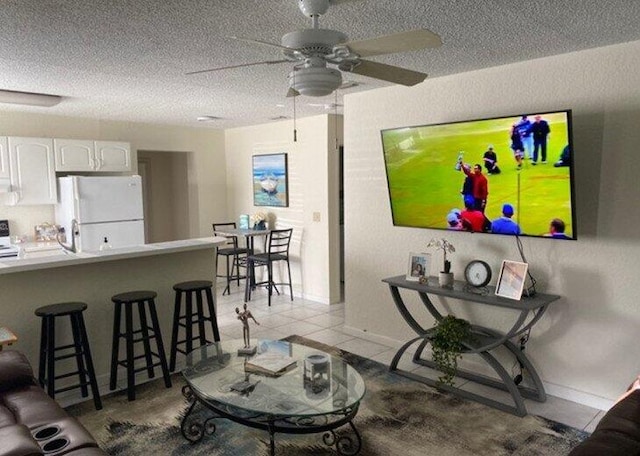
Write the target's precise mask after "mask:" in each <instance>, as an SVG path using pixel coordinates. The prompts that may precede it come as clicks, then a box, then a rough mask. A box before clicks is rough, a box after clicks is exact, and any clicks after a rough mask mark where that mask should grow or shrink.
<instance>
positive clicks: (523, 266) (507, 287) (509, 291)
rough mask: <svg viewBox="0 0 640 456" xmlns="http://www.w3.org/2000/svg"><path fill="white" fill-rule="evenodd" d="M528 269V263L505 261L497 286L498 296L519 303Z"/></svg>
mask: <svg viewBox="0 0 640 456" xmlns="http://www.w3.org/2000/svg"><path fill="white" fill-rule="evenodd" d="M528 268H529V265H528V264H527V263H521V262H519V261H510V260H503V261H502V266H501V267H500V275H499V276H498V283H497V284H496V295H497V296H501V297H503V298H509V299H514V300H516V301H519V300H520V299H521V298H522V290H523V289H524V283H525V281H526V278H527V270H528Z"/></svg>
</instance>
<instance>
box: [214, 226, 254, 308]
mask: <svg viewBox="0 0 640 456" xmlns="http://www.w3.org/2000/svg"><path fill="white" fill-rule="evenodd" d="M212 226H213V235H214V236H220V237H224V238H226V239H227V242H226V243H225V244H223V245H224V246H225V247H218V250H217V252H216V277H221V278H223V277H224V278H225V279H226V280H227V286H226V287H225V289H224V291H223V292H222V295H223V296H224V295H225V294H231V282H232V281H234V280H235V281H236V283H237V285H238V286H240V279H246V275H242V274H241V273H240V268H241V267H244V268H246V266H247V261H246V260H247V254H248V253H249V249H248V248H247V247H241V246H240V245H239V244H238V236H237V235H235V234H230V233H234V232H235V231H236V224H235V222H228V223H213V224H212ZM221 256H224V257H225V260H226V266H227V270H226V273H225V274H224V275H220V274H218V258H220V257H221Z"/></svg>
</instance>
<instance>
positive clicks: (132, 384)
mask: <svg viewBox="0 0 640 456" xmlns="http://www.w3.org/2000/svg"><path fill="white" fill-rule="evenodd" d="M156 296H158V294H157V293H156V292H155V291H130V292H127V293H120V294H117V295H115V296H113V297H111V301H113V302H114V304H115V305H116V307H115V312H114V316H113V345H112V350H111V376H110V380H109V388H110V389H111V390H114V389H115V388H116V382H117V379H118V366H119V365H120V366H123V367H125V368H126V369H127V397H128V399H129V400H130V401H133V400H135V398H136V381H135V375H136V373H138V372H141V371H145V370H146V371H147V374H148V375H149V378H153V377H155V369H154V368H155V367H157V366H160V369H161V370H162V375H163V377H164V384H165V386H166V387H167V388H171V378H170V377H169V369H168V367H167V357H166V355H165V352H164V344H163V343H162V334H161V332H160V324H159V323H158V314H157V313H156V304H155V297H156ZM134 304H136V305H137V307H138V315H139V317H140V319H139V329H134V325H133V309H132V307H133V305H134ZM122 306H124V314H125V315H124V317H125V328H124V332H121V331H120V329H121V327H122V322H121V317H122ZM147 308H148V310H149V317H150V318H151V321H149V320H148V319H147ZM137 336H139V337H137ZM121 337H122V338H124V339H125V345H126V356H125V359H124V360H120V359H119V351H120V338H121ZM151 339H155V342H156V348H157V352H153V351H152V350H151V343H150V340H151ZM140 342H141V343H142V345H143V347H144V353H143V354H141V355H138V356H136V355H135V349H134V348H135V344H137V343H140ZM154 357H155V358H157V360H158V361H157V362H154ZM142 358H144V359H145V365H144V366H143V367H138V368H136V367H135V362H136V360H139V359H142Z"/></svg>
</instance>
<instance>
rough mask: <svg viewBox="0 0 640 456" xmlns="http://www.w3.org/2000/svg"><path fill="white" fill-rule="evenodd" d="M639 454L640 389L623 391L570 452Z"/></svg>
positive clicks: (588, 455) (578, 455) (573, 455)
mask: <svg viewBox="0 0 640 456" xmlns="http://www.w3.org/2000/svg"><path fill="white" fill-rule="evenodd" d="M602 455H607V456H630V455H640V390H638V389H636V390H635V391H632V392H631V393H630V394H628V395H626V396H625V397H624V398H623V399H622V400H620V401H619V402H618V403H616V405H614V406H613V407H612V408H611V409H610V410H609V411H608V412H607V413H606V414H605V415H604V417H602V419H601V420H600V422H599V423H598V425H597V426H596V429H595V431H593V434H591V436H590V437H589V438H587V440H585V441H584V442H582V443H581V444H580V445H578V446H577V447H576V448H574V449H573V451H572V452H571V453H570V456H602Z"/></svg>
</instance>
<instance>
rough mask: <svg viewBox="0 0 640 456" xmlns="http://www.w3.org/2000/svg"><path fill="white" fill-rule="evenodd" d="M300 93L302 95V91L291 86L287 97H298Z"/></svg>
mask: <svg viewBox="0 0 640 456" xmlns="http://www.w3.org/2000/svg"><path fill="white" fill-rule="evenodd" d="M298 95H300V92H298V91H297V90H296V89H294V88H293V87H289V90H288V91H287V98H291V97H297V96H298Z"/></svg>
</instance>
